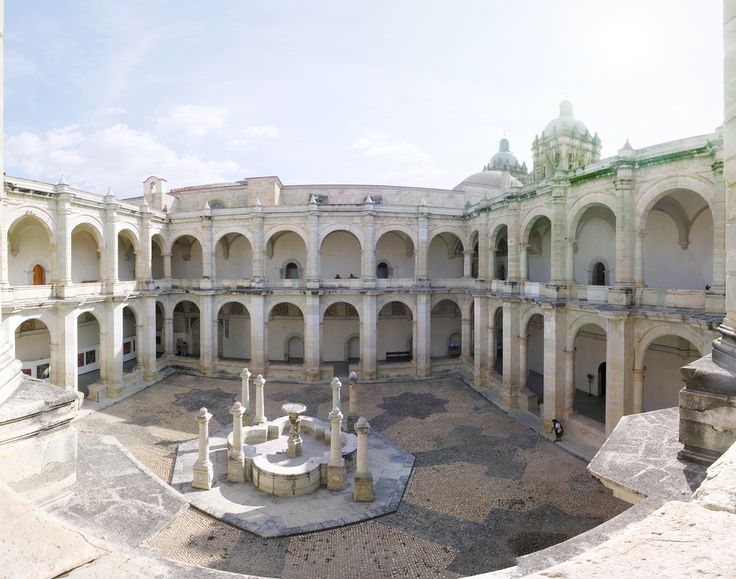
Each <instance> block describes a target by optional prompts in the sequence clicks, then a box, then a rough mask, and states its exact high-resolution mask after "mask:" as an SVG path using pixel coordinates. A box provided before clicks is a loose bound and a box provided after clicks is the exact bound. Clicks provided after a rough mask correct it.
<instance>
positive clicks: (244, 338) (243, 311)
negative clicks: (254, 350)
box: [217, 302, 251, 360]
mask: <svg viewBox="0 0 736 579" xmlns="http://www.w3.org/2000/svg"><path fill="white" fill-rule="evenodd" d="M250 329H251V326H250V314H249V313H248V309H247V308H246V307H245V306H244V305H243V304H241V303H240V302H228V303H226V304H224V305H223V306H222V307H221V308H220V311H219V312H218V313H217V357H218V358H220V359H221V360H250Z"/></svg>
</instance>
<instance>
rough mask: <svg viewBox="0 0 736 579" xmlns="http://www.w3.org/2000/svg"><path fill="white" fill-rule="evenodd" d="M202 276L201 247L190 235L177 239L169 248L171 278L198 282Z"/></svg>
mask: <svg viewBox="0 0 736 579" xmlns="http://www.w3.org/2000/svg"><path fill="white" fill-rule="evenodd" d="M203 274H204V269H203V267H202V245H201V244H200V243H199V241H198V240H197V239H196V238H194V237H192V236H191V235H182V236H180V237H177V239H176V241H175V242H174V245H173V246H172V247H171V277H172V278H173V279H194V280H198V279H201V278H202V275H203Z"/></svg>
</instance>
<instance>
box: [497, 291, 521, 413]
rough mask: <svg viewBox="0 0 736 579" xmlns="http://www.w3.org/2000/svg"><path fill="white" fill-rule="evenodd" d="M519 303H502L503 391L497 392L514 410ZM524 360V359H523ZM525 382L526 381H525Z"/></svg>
mask: <svg viewBox="0 0 736 579" xmlns="http://www.w3.org/2000/svg"><path fill="white" fill-rule="evenodd" d="M518 337H519V302H518V301H516V300H514V301H504V303H503V389H502V391H501V392H499V395H500V397H501V400H502V402H503V404H504V405H505V406H507V407H509V408H516V406H517V404H518V394H519V375H520V372H521V370H520V362H521V355H520V353H519V339H518ZM525 360H526V358H525ZM525 382H526V381H525Z"/></svg>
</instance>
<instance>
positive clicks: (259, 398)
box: [253, 374, 268, 424]
mask: <svg viewBox="0 0 736 579" xmlns="http://www.w3.org/2000/svg"><path fill="white" fill-rule="evenodd" d="M265 384H266V379H265V378H264V377H263V375H261V374H258V376H256V416H255V418H254V419H253V424H265V423H266V422H268V420H267V419H266V411H265V403H264V400H263V386H264V385H265Z"/></svg>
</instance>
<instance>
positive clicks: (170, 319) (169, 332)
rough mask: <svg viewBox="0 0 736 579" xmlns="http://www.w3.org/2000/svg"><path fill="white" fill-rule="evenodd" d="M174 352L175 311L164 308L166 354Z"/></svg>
mask: <svg viewBox="0 0 736 579" xmlns="http://www.w3.org/2000/svg"><path fill="white" fill-rule="evenodd" d="M173 353H174V313H173V312H167V311H166V310H164V354H167V355H169V356H170V355H172V354H173Z"/></svg>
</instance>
